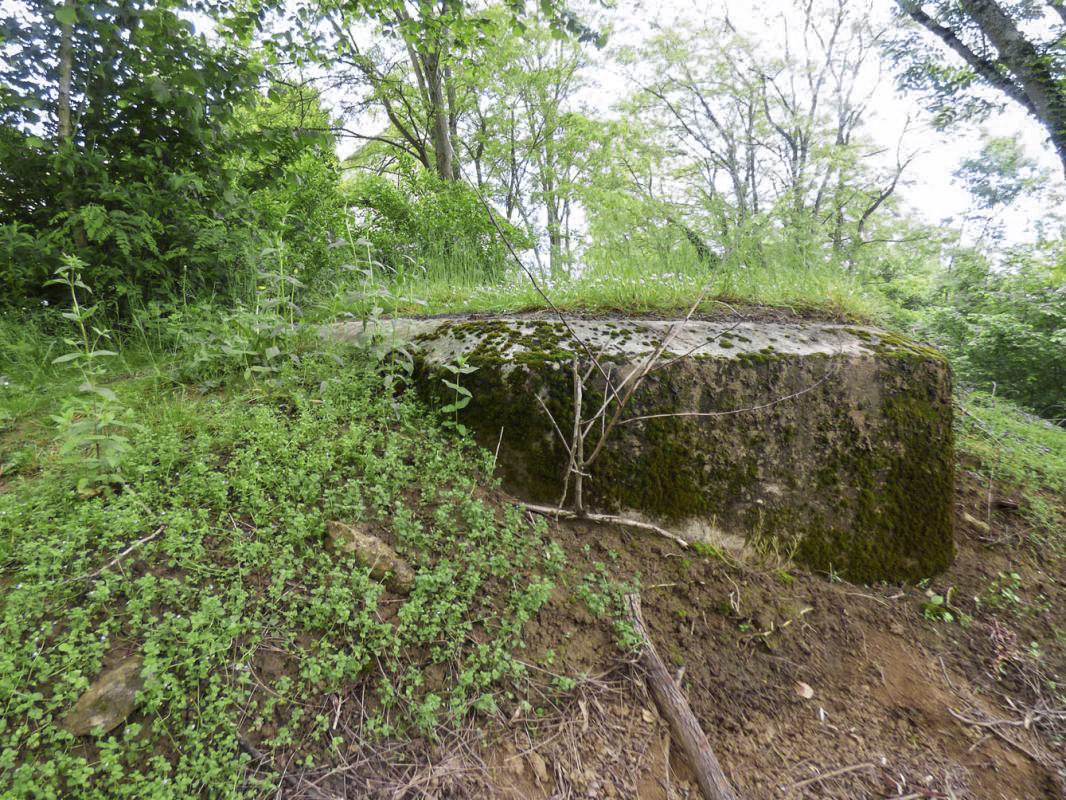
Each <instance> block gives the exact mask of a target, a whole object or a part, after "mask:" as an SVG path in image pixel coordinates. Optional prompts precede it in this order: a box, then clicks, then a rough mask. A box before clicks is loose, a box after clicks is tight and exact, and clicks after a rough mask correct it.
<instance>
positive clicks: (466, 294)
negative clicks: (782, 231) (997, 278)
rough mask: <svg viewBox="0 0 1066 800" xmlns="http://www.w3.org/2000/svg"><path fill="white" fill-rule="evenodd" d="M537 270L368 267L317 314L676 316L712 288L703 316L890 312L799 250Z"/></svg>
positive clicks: (621, 259)
mask: <svg viewBox="0 0 1066 800" xmlns="http://www.w3.org/2000/svg"><path fill="white" fill-rule="evenodd" d="M538 276H539V277H538V284H539V286H540V289H541V291H538V290H537V288H535V287H534V286H533V285H532V283H531V281H530V280H529V277H528V276H527V275H526V274H525V273H523V272H522V271H521V270H519V269H517V268H516V267H515V266H514V265H513V264H511V265H509V267H508V269H507V270H506V271H505V273H504V276H503V277H502V278H499V279H497V280H486V279H485V277H484V275H483V274H482V273H475V272H469V271H467V270H465V269H463V268H462V265H458V266H455V267H452V266H450V265H449V264H447V263H443V264H438V265H436V267H435V269H434V270H432V271H428V272H426V273H408V274H402V275H398V274H394V273H387V272H384V271H381V270H379V271H377V272H376V273H375V272H373V271H368V273H367V280H366V281H365V282H364V284H363V285H362V286H361V287H357V290H356V291H352V292H348V293H341V294H338V295H337V296H336V297H335V298H333V299H332V300H329V301H327V302H326V305H325V306H324V307H323V308H322V309H321V310H320V311H319V312H318V314H319V315H320V316H321V318H322V319H332V318H335V317H336V316H338V315H341V314H345V313H350V314H356V315H362V314H365V313H367V312H369V311H370V310H372V309H373V308H379V309H381V310H382V311H383V312H384V313H386V314H390V315H391V314H394V315H404V314H443V313H473V312H495V313H517V312H527V311H543V310H547V309H550V307H551V305H554V306H555V307H556V308H558V309H559V310H562V311H568V312H594V313H610V312H614V313H619V312H621V313H626V314H676V313H678V312H684V311H687V310H688V309H689V308H690V307H692V305H693V303H695V302H696V300H697V299H698V298H700V296H701V294H703V293H704V292H705V296H704V298H703V300H702V301H701V303H700V304H699V307H698V308H697V313H698V314H701V315H708V314H709V315H720V314H723V313H729V312H730V311H731V310H733V309H736V308H748V307H766V308H772V309H779V310H788V311H790V312H791V313H794V314H801V315H802V314H815V315H819V316H828V317H834V318H835V317H845V318H848V319H854V320H866V319H877V318H879V317H883V316H884V315H885V313H886V308H887V307H886V305H885V302H884V300H883V299H882V298H879V297H877V296H876V295H875V294H874V293H873V292H871V291H869V290H868V289H867V288H866V287H864V286H863V284H862V282H861V281H860V280H859V278H858V277H857V276H856V275H854V274H849V273H848V272H847V271H846V270H844V269H843V268H842V267H840V266H837V265H834V264H831V263H828V262H827V261H825V260H823V259H812V260H809V261H807V260H803V259H802V258H800V257H799V256H798V254H796V253H775V252H771V253H759V252H733V253H731V254H729V255H728V256H726V257H724V258H723V259H722V260H721V261H719V262H717V263H714V264H709V263H707V262H705V261H702V260H700V259H699V258H697V257H696V255H695V253H694V252H692V251H691V250H689V249H687V248H684V247H682V248H678V249H675V250H671V251H669V252H661V253H658V252H648V253H641V254H639V255H635V254H632V253H619V254H618V255H617V257H615V258H612V259H610V260H600V261H598V262H596V263H594V264H591V265H587V266H584V267H582V268H581V269H580V270H575V274H573V275H569V276H568V275H564V274H559V275H556V276H550V275H546V274H543V273H540V272H538ZM541 292H543V294H542V293H541ZM544 295H547V297H548V298H549V299H550V300H551V304H549V303H548V302H547V301H546V300H545V298H544Z"/></svg>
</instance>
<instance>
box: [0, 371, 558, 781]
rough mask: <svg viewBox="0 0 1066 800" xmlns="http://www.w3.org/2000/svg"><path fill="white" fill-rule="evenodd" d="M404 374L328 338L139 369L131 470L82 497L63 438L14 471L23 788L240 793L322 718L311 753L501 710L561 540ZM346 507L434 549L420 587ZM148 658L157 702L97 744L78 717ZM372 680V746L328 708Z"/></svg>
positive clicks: (18, 776) (15, 644) (6, 499)
mask: <svg viewBox="0 0 1066 800" xmlns="http://www.w3.org/2000/svg"><path fill="white" fill-rule="evenodd" d="M382 387H383V375H382V373H381V372H379V371H377V370H375V369H374V368H373V366H372V365H369V364H367V363H365V362H362V361H359V360H356V361H355V363H348V364H345V365H338V363H337V362H336V360H335V358H334V357H330V356H325V355H316V354H307V355H306V356H305V357H304V358H303V360H302V365H301V367H300V368H298V369H297V368H294V367H292V366H287V367H286V368H284V369H282V370H280V371H279V373H278V374H277V375H276V376H275V380H274V382H272V383H269V384H267V383H262V382H258V383H248V384H244V385H243V386H240V387H238V388H236V389H232V390H230V391H228V392H225V393H220V394H215V395H206V396H200V395H198V393H197V392H196V391H195V390H193V389H191V388H185V389H179V390H177V391H176V392H172V390H171V389H170V388H169V386H168V385H167V382H166V381H162V382H160V380H159V379H158V378H150V379H134V380H130V381H120V382H118V383H117V384H115V385H114V388H115V391H116V393H117V394H118V396H119V397H121V398H122V400H123V402H124V403H126V404H127V406H128V407H129V408H131V409H134V410H135V412H136V413H137V415H138V418H139V419H141V420H142V424H143V427H142V428H141V430H140V431H138V432H137V433H136V434H135V435H133V436H131V445H130V448H129V450H128V452H127V453H125V454H124V458H123V475H124V476H125V480H124V482H123V483H122V484H121V485H113V486H111V487H110V489H109V490H108V491H105V492H102V493H96V494H92V495H91V496H84V494H82V495H79V493H78V492H77V491H76V482H77V480H78V475H79V474H78V472H77V471H76V470H72V469H71V468H70V467H69V466H68V465H64V464H62V463H60V462H59V461H57V460H56V459H55V458H54V457H51V456H46V457H45V458H43V459H42V461H41V463H40V464H39V466H38V468H37V469H35V470H34V469H31V470H28V471H27V474H26V475H25V476H22V477H12V478H10V479H8V480H7V481H5V482H4V484H3V490H2V492H0V565H2V571H3V581H4V602H3V621H2V625H0V636H2V638H3V653H4V655H3V661H4V663H3V670H2V671H3V674H4V676H5V678H4V681H3V685H2V687H0V695H2V699H0V709H2V710H3V713H2V716H0V735H2V738H3V742H2V745H0V767H2V768H0V775H2V776H3V778H2V779H0V780H2V788H0V793H3V794H4V796H13V797H34V796H71V795H72V794H76V795H77V796H79V797H188V796H191V795H197V794H201V793H206V794H208V795H211V796H231V795H234V794H239V793H241V792H243V791H244V789H242V788H241V787H242V786H243V785H244V784H245V783H246V782H247V781H249V780H251V778H249V775H248V772H249V770H248V761H249V759H250V757H249V756H248V755H247V754H244V755H241V752H242V751H241V750H240V741H241V737H242V736H243V735H248V736H250V737H252V739H253V740H254V741H255V743H256V745H257V746H258V747H262V748H264V749H275V748H284V747H292V746H294V744H295V743H296V738H297V737H298V738H299V739H300V743H301V745H302V746H303V747H302V749H303V750H304V751H305V752H304V756H303V757H306V758H307V759H308V760H307V763H306V765H305V766H307V765H310V764H311V763H312V760H313V759H314V758H315V757H316V754H321V755H326V754H328V753H331V752H332V753H347V752H348V748H353V747H358V746H359V742H360V741H361V740H362V739H367V740H374V739H376V738H383V737H388V736H390V735H400V734H401V733H405V732H410V731H415V732H420V733H421V734H423V735H427V736H433V735H434V732H435V731H437V730H438V728H441V727H442V726H444V727H447V725H449V724H451V725H453V726H454V725H455V724H456V723H457V721H459V720H461V719H463V718H464V717H465V715H467V714H468V713H470V712H471V711H472V710H474V709H479V710H481V711H483V712H485V713H493V712H495V710H496V704H497V700H498V699H501V698H498V692H500V691H501V688H500V687H501V686H502V685H503V682H504V680H505V679H513V678H514V677H516V675H517V674H518V673H520V672H521V670H522V666H521V664H520V663H519V662H518V661H517V660H516V659H515V657H514V652H515V650H516V649H517V647H518V645H519V644H520V641H521V627H522V624H523V623H524V622H525V621H526V620H528V619H529V618H530V616H531V615H533V614H535V612H536V611H537V610H538V609H539V608H540V606H541V605H542V604H543V603H544V601H545V600H546V598H547V596H548V594H549V593H550V592H551V589H552V585H553V576H555V575H557V574H558V573H559V570H560V569H561V568H562V567H563V564H562V561H561V554H560V553H558V552H556V551H554V550H553V549H551V548H550V546H548V543H547V542H543V543H541V542H540V532H539V531H538V530H537V529H534V528H533V527H532V526H531V524H530V522H529V521H528V520H526V519H524V518H523V516H522V515H521V513H520V512H519V511H518V510H516V509H514V508H510V509H508V508H506V507H502V508H501V507H497V506H492V505H490V504H488V503H486V502H485V501H484V500H483V499H482V497H481V490H480V489H479V484H478V481H479V480H484V476H485V474H486V469H487V464H486V463H485V461H484V458H485V456H484V454H479V453H477V452H476V451H475V450H474V449H472V446H470V445H467V444H464V443H462V442H461V441H457V440H455V439H454V438H453V437H451V436H448V435H446V434H445V433H443V432H442V431H441V429H440V427H439V426H438V425H436V424H435V423H433V422H431V421H430V419H427V417H426V414H425V410H424V409H422V408H420V407H419V406H418V405H417V403H415V402H414V401H413V399H412V398H411V397H409V396H407V395H405V394H402V393H401V394H399V395H398V396H394V394H393V393H391V392H386V391H383V388H382ZM331 519H337V520H347V521H349V522H351V523H353V524H359V525H362V526H372V527H373V528H374V529H375V530H378V531H380V532H381V534H382V536H383V537H385V538H387V539H388V540H389V541H391V542H393V543H394V545H395V547H396V548H397V550H398V551H399V552H400V553H401V554H402V555H403V556H404V557H406V558H407V559H408V560H409V561H410V562H411V563H412V564H413V565H415V567H416V569H417V571H418V577H417V580H416V583H415V586H414V588H413V590H412V591H411V593H410V595H409V596H408V597H407V598H406V601H405V602H404V601H402V600H401V598H398V597H396V596H392V595H388V594H387V593H386V592H385V591H384V590H383V588H382V586H381V585H380V584H378V583H376V582H374V581H372V580H371V579H370V578H369V571H368V569H366V568H364V567H362V566H360V565H359V564H358V563H355V562H352V561H350V560H347V559H345V558H344V557H342V556H340V555H338V554H337V553H335V552H331V551H330V550H329V548H328V547H326V545H325V544H324V540H325V533H326V530H325V529H326V521H327V520H331ZM135 542H142V543H141V544H139V546H137V547H136V548H135V549H134V550H133V551H132V552H129V553H128V554H127V555H125V556H124V557H122V558H120V559H116V556H117V555H118V554H120V553H122V552H124V551H126V549H127V548H128V547H129V546H130V545H131V543H135ZM516 574H525V575H527V576H529V578H528V579H527V580H523V581H521V582H518V583H514V584H512V583H511V578H512V576H514V575H516ZM489 587H493V588H492V591H489ZM131 653H139V654H141V655H142V656H143V659H144V669H143V674H144V676H145V685H144V689H143V693H142V697H141V716H140V717H139V721H137V722H134V723H131V724H129V725H126V726H125V727H124V728H123V729H122V730H121V731H120V732H118V733H116V734H114V735H112V736H106V737H101V738H97V739H92V740H90V741H89V742H88V743H86V742H85V741H80V740H77V739H75V738H74V737H72V736H71V735H70V734H68V733H65V732H63V731H62V730H61V729H60V728H59V727H57V724H56V723H58V722H60V721H61V719H62V717H63V715H64V713H65V712H66V710H67V709H68V708H69V707H70V705H71V704H72V702H73V700H74V699H75V698H76V697H77V696H78V695H79V694H80V693H81V692H82V691H83V690H84V689H85V688H86V687H87V686H88V683H89V682H90V680H92V679H93V678H94V677H95V676H96V675H97V674H98V673H99V672H100V671H101V669H103V668H106V667H108V666H111V665H113V664H114V663H116V662H117V661H118V660H121V659H122V658H123V657H125V656H128V655H129V654H131ZM279 664H280V665H282V666H279ZM265 665H266V666H265ZM434 673H435V674H436V678H428V677H427V676H428V675H430V674H434ZM355 686H361V687H362V688H361V692H362V693H361V694H360V695H359V697H360V699H361V700H362V702H364V703H365V706H364V707H363V709H362V710H361V714H362V723H363V724H362V725H361V726H360V727H359V728H358V730H356V731H355V732H354V736H355V737H356V738H355V739H354V740H351V741H349V740H347V739H346V735H345V734H343V733H341V732H339V731H338V730H337V727H336V724H335V723H336V720H335V719H333V718H332V717H330V716H329V715H328V714H323V713H322V711H323V709H324V706H323V702H324V698H326V697H328V696H335V697H339V696H340V694H338V693H344V694H345V696H348V695H347V693H348V692H350V691H351V690H352V688H353V687H355ZM351 702H354V701H351ZM320 707H321V708H320ZM345 719H348V717H345ZM331 720H332V721H333V722H334V725H332V726H331V724H330V722H331ZM265 731H270V733H269V734H267V733H264V732H265ZM242 732H244V733H242ZM311 742H314V744H313V745H312V744H311ZM309 746H310V749H308V747H309ZM257 766H259V767H261V768H262V766H263V765H257ZM266 769H267V772H266V773H264V775H263V778H262V779H263V781H267V782H269V780H270V779H271V778H270V776H269V774H268V773H269V772H270V770H269V768H266ZM253 782H254V781H253ZM264 785H266V784H265V783H264Z"/></svg>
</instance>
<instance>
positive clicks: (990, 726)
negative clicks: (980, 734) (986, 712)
mask: <svg viewBox="0 0 1066 800" xmlns="http://www.w3.org/2000/svg"><path fill="white" fill-rule="evenodd" d="M948 713H949V714H951V716H953V717H954V718H955V719H957V720H958V721H959V722H960V723H962V724H964V725H973V726H975V727H978V728H985V729H986V730H988V731H990V732H991V733H992V734H993V735H994V736H995V737H996V738H997V739H1000V740H1001V741H1003V742H1006V743H1007V744H1009V745H1010V746H1011V747H1013V748H1014V749H1016V750H1017V751H1018V752H1020V753H1024V754H1025V755H1027V756H1028V757H1029V758H1031V759H1032V760H1033V762H1034V763H1036V764H1039V765H1040V766H1042V767H1047V766H1048V763H1047V761H1046V760H1045V759H1043V758H1041V757H1040V756H1039V755H1037V754H1036V753H1034V752H1033V751H1032V750H1030V749H1029V748H1028V747H1026V746H1025V745H1024V744H1022V743H1021V742H1016V741H1014V739H1012V738H1011V737H1010V736H1007V734H1005V733H1004V732H1003V731H1001V730H1000V729H999V728H998V727H997V726H998V725H1011V724H1012V723H1011V722H1010V721H1009V720H979V719H973V718H971V717H967V716H965V715H964V714H960V713H959V712H958V711H956V710H955V709H953V708H950V707H949V708H948Z"/></svg>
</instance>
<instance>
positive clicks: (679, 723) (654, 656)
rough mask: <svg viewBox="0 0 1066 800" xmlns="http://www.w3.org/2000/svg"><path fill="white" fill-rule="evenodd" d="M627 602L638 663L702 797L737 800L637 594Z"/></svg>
mask: <svg viewBox="0 0 1066 800" xmlns="http://www.w3.org/2000/svg"><path fill="white" fill-rule="evenodd" d="M626 603H627V604H628V606H629V614H630V618H631V619H630V622H632V623H633V628H634V629H635V631H636V633H637V636H639V637H640V639H641V648H640V664H641V666H642V667H644V670H645V672H646V677H647V681H648V688H649V689H650V690H651V696H652V697H653V698H654V699H655V705H656V706H658V708H659V713H660V714H662V715H663V718H664V719H666V721H667V722H668V723H669V724H670V731H671V733H672V734H673V738H674V740H675V741H676V742H677V744H678V747H680V748H681V752H682V753H683V754H684V755H685V757H686V758H687V759H688V763H689V765H690V766H691V767H692V771H693V772H694V773H695V774H696V782H697V783H699V785H700V791H701V792H702V793H703V797H704V800H738V798H739V795H738V794H737V792H736V790H735V789H734V788H733V786H732V784H731V783H730V782H729V779H728V778H727V777H726V775H725V773H724V772H723V771H722V766H721V765H720V764H719V763H718V759H717V758H716V757H715V755H714V750H712V749H711V743H710V742H709V741H707V734H705V733H704V732H703V728H701V727H700V724H699V721H698V720H697V719H696V715H695V714H693V713H692V708H691V707H690V706H689V704H688V701H687V700H685V696H684V695H683V694H681V692H680V691H679V690H678V688H677V685H676V684H675V683H674V679H673V678H671V677H670V673H669V671H668V670H667V669H666V665H665V664H664V663H663V660H662V658H661V657H660V656H659V653H658V651H657V650H656V649H655V645H654V644H653V643H652V640H651V637H650V636H648V629H647V628H646V627H645V626H644V617H643V616H642V615H641V613H640V595H639V594H629V595H626Z"/></svg>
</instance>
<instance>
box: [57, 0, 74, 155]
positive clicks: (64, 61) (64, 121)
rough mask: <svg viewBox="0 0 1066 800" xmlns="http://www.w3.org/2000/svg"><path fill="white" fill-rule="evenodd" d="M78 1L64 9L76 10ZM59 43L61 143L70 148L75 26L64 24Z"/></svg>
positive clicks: (65, 6)
mask: <svg viewBox="0 0 1066 800" xmlns="http://www.w3.org/2000/svg"><path fill="white" fill-rule="evenodd" d="M75 3H76V0H65V2H64V3H63V7H64V8H66V9H70V10H71V11H73V10H74V8H75ZM61 37H62V38H61V39H60V43H59V108H58V109H57V116H58V117H59V142H60V144H62V145H67V146H69V145H70V144H71V142H72V140H73V138H74V131H73V130H72V129H71V126H70V84H71V82H72V79H73V78H72V76H73V73H74V25H73V24H72V23H63V26H62V31H61Z"/></svg>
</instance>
